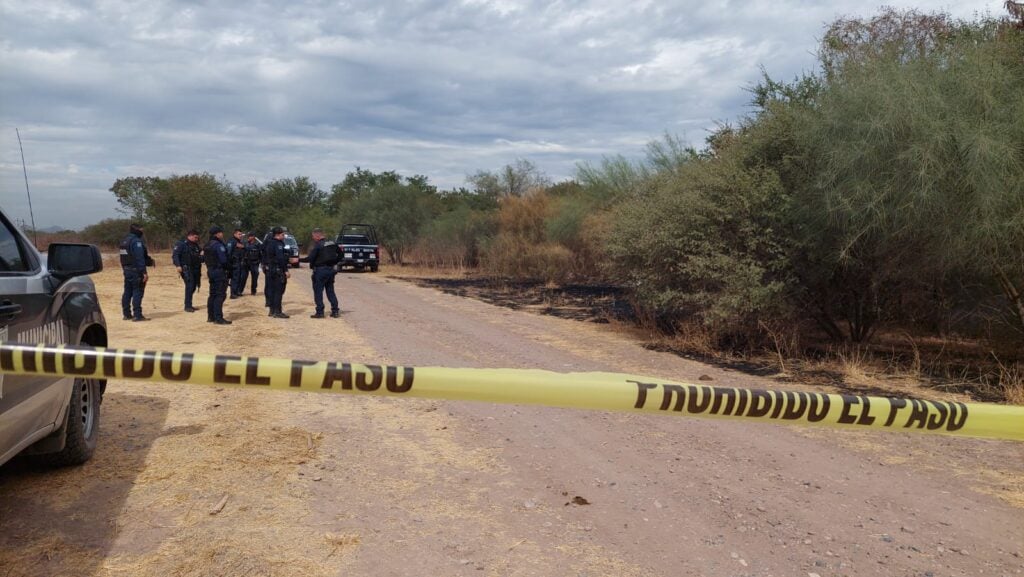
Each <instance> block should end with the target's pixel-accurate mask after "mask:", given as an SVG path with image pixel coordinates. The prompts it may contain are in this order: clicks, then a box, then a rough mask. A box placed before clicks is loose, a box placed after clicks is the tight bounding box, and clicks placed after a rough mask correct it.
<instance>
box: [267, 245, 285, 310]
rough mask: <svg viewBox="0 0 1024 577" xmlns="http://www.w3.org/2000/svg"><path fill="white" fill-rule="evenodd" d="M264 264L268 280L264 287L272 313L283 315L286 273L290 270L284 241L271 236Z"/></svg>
mask: <svg viewBox="0 0 1024 577" xmlns="http://www.w3.org/2000/svg"><path fill="white" fill-rule="evenodd" d="M263 264H264V265H265V266H266V267H267V282H266V284H265V285H264V287H263V290H264V292H266V293H267V299H268V302H269V304H268V306H269V307H270V315H271V316H274V315H281V314H284V311H282V310H281V299H282V298H283V297H284V284H285V273H286V272H287V271H288V251H286V250H285V248H284V243H283V242H282V241H280V240H277V239H276V238H271V239H270V240H269V241H267V242H266V243H265V245H264V249H263Z"/></svg>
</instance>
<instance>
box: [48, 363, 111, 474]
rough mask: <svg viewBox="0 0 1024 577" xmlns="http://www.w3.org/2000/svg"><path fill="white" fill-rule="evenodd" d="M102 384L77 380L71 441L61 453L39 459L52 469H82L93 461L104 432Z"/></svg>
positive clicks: (69, 416)
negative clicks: (101, 407)
mask: <svg viewBox="0 0 1024 577" xmlns="http://www.w3.org/2000/svg"><path fill="white" fill-rule="evenodd" d="M101 394H102V393H101V392H100V381H99V380H97V379H75V384H74V387H73V390H72V391H71V402H70V406H69V407H68V414H67V433H66V434H67V438H66V443H65V445H64V449H63V450H62V451H60V452H58V453H50V454H46V455H39V456H38V459H39V460H40V461H41V462H42V463H44V464H46V465H50V466H55V467H64V466H68V465H81V464H82V463H84V462H86V461H88V460H89V458H90V457H92V453H93V451H95V450H96V439H97V437H99V431H100V395H101Z"/></svg>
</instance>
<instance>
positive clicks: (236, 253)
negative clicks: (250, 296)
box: [225, 236, 245, 298]
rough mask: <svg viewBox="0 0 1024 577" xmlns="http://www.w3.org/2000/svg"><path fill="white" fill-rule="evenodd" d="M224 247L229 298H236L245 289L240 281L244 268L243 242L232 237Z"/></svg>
mask: <svg viewBox="0 0 1024 577" xmlns="http://www.w3.org/2000/svg"><path fill="white" fill-rule="evenodd" d="M225 246H226V247H227V250H228V268H229V269H230V271H231V273H230V274H231V283H230V286H231V298H238V297H240V296H242V290H243V289H245V285H244V281H243V280H242V274H243V270H244V268H245V241H244V240H242V239H240V238H235V237H234V236H232V237H231V238H229V239H228V240H227V241H226V243H225Z"/></svg>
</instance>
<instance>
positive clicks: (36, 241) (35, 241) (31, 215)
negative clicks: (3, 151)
mask: <svg viewBox="0 0 1024 577" xmlns="http://www.w3.org/2000/svg"><path fill="white" fill-rule="evenodd" d="M14 133H15V134H17V135H18V150H20V151H21V172H22V173H23V174H24V175H25V194H27V195H28V216H29V218H31V219H32V244H34V245H36V247H38V246H39V238H38V236H37V235H38V234H39V233H38V232H37V231H36V215H35V214H34V213H33V212H32V193H31V192H29V190H28V169H27V168H25V149H24V148H22V146H21V132H19V131H18V128H17V127H15V128H14Z"/></svg>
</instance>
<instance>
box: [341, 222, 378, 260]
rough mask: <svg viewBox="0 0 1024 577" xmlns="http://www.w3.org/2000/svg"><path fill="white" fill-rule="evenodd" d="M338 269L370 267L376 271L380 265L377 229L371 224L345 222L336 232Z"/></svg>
mask: <svg viewBox="0 0 1024 577" xmlns="http://www.w3.org/2000/svg"><path fill="white" fill-rule="evenodd" d="M335 242H337V243H338V255H339V257H340V259H339V260H338V270H339V271H341V270H344V269H345V268H346V267H351V268H352V269H354V270H364V269H367V268H368V269H370V272H377V268H378V267H379V266H380V246H379V245H378V244H377V231H376V230H374V228H373V225H372V224H346V225H344V226H342V227H341V232H340V233H338V239H337V240H336V241H335Z"/></svg>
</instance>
